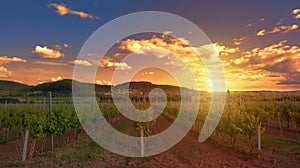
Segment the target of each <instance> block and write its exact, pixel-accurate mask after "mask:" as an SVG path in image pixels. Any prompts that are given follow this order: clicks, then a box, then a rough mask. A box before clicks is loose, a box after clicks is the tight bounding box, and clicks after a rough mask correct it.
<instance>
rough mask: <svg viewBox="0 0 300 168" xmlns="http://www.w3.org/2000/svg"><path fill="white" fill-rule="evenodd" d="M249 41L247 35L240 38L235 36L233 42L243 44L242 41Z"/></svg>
mask: <svg viewBox="0 0 300 168" xmlns="http://www.w3.org/2000/svg"><path fill="white" fill-rule="evenodd" d="M246 41H247V37H245V36H244V37H240V38H235V39H233V44H234V45H241V44H242V43H244V42H246Z"/></svg>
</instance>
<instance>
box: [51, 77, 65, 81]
mask: <svg viewBox="0 0 300 168" xmlns="http://www.w3.org/2000/svg"><path fill="white" fill-rule="evenodd" d="M60 80H63V77H61V76H57V77H52V78H51V79H50V81H51V82H56V81H60Z"/></svg>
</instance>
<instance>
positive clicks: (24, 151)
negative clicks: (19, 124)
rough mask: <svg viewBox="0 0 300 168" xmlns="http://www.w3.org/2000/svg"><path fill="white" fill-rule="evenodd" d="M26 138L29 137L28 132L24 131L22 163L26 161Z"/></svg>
mask: <svg viewBox="0 0 300 168" xmlns="http://www.w3.org/2000/svg"><path fill="white" fill-rule="evenodd" d="M28 136H29V130H26V131H25V140H24V147H23V154H22V161H25V160H26V155H27V144H28Z"/></svg>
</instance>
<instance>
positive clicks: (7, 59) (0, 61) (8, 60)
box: [0, 56, 27, 65]
mask: <svg viewBox="0 0 300 168" xmlns="http://www.w3.org/2000/svg"><path fill="white" fill-rule="evenodd" d="M12 62H27V61H26V60H25V59H23V58H18V57H8V56H0V65H3V64H9V63H12Z"/></svg>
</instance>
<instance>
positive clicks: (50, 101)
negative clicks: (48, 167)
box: [49, 91, 54, 150]
mask: <svg viewBox="0 0 300 168" xmlns="http://www.w3.org/2000/svg"><path fill="white" fill-rule="evenodd" d="M51 112H52V93H51V91H50V92H49V117H50V119H51ZM50 144H51V150H53V148H54V144H53V135H50Z"/></svg>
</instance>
